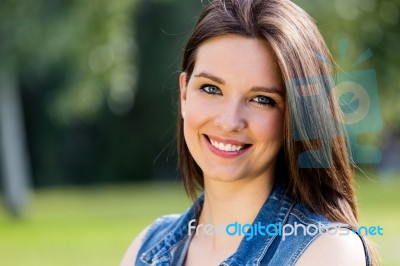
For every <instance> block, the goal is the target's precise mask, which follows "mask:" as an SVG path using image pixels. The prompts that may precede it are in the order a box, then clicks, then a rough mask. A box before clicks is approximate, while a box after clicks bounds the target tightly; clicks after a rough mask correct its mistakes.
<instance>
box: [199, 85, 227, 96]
mask: <svg viewBox="0 0 400 266" xmlns="http://www.w3.org/2000/svg"><path fill="white" fill-rule="evenodd" d="M200 89H201V90H202V91H204V92H206V93H208V94H218V95H221V94H222V93H221V90H220V89H219V88H218V87H216V86H213V85H203V86H202V87H201V88H200Z"/></svg>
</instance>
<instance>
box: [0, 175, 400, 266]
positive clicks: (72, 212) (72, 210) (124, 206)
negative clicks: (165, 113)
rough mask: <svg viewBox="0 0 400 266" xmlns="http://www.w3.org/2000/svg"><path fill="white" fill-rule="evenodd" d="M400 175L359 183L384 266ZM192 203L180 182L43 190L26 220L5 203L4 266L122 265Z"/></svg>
mask: <svg viewBox="0 0 400 266" xmlns="http://www.w3.org/2000/svg"><path fill="white" fill-rule="evenodd" d="M399 188H400V180H399V181H390V182H389V183H377V182H375V181H372V180H365V179H362V180H360V182H359V202H360V208H361V224H362V225H366V226H370V225H378V224H379V225H380V226H382V227H383V228H384V231H383V232H384V236H382V237H378V236H375V237H371V239H372V240H374V241H375V242H376V243H377V244H378V249H379V251H380V254H381V256H382V259H383V261H384V265H400V252H399V250H398V247H399V246H398V244H397V243H398V241H399V240H400V234H399V232H398V230H397V229H396V226H397V225H398V224H399V221H400V218H399V217H400V213H399V207H398V203H399V202H400V193H399ZM189 205H190V201H189V200H188V199H187V198H186V196H185V194H184V192H183V189H182V188H181V186H180V185H173V184H157V185H155V184H153V185H151V184H146V185H121V186H107V187H96V188H87V189H83V188H62V189H48V190H38V191H36V192H35V195H34V197H33V199H32V203H31V206H30V209H29V211H28V213H27V215H26V216H25V218H23V219H18V220H16V219H13V218H11V217H9V216H8V215H7V214H6V213H5V210H4V208H3V206H1V208H0V265H4V266H22V265H24V266H25V265H30V266H36V265H37V266H64V265H65V266H67V265H68V266H71V265H74V266H80V265H82V266H91V265H93V266H102V265H104V266H106V265H107V266H109V265H118V264H119V262H120V260H121V258H122V256H123V254H124V252H125V250H126V248H127V247H128V245H129V244H130V242H131V241H132V240H133V238H134V237H135V236H136V235H137V234H138V233H139V232H140V231H141V230H142V229H143V228H144V227H145V226H146V225H148V224H149V223H151V222H152V221H153V220H154V219H155V218H157V217H158V216H160V215H162V214H167V213H180V212H182V211H184V210H185V209H186V208H187V207H188V206H189Z"/></svg>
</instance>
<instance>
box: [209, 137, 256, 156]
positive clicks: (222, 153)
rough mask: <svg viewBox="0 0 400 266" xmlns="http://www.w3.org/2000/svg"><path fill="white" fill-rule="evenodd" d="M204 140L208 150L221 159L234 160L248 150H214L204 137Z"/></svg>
mask: <svg viewBox="0 0 400 266" xmlns="http://www.w3.org/2000/svg"><path fill="white" fill-rule="evenodd" d="M204 139H205V141H206V144H207V146H208V148H209V149H210V150H211V151H212V152H213V153H214V154H215V155H217V156H219V157H222V158H228V159H229V158H236V157H238V156H240V155H242V154H243V153H245V152H246V151H247V150H248V149H249V148H245V149H242V150H238V151H221V150H219V149H217V148H215V147H214V146H213V145H212V144H211V143H210V141H208V139H207V137H206V136H204Z"/></svg>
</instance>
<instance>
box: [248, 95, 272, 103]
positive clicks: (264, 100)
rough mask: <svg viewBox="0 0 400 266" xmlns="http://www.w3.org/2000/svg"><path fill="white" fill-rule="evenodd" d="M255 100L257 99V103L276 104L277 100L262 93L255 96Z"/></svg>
mask: <svg viewBox="0 0 400 266" xmlns="http://www.w3.org/2000/svg"><path fill="white" fill-rule="evenodd" d="M253 101H255V102H256V103H258V104H261V105H271V106H274V105H275V104H276V102H275V101H274V100H272V99H271V98H270V97H267V96H261V95H260V96H256V97H254V98H253Z"/></svg>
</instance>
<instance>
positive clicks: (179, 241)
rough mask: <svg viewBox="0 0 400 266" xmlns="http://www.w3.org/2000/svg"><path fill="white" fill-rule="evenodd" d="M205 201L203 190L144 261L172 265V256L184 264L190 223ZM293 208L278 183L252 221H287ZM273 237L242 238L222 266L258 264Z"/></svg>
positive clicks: (144, 256)
mask: <svg viewBox="0 0 400 266" xmlns="http://www.w3.org/2000/svg"><path fill="white" fill-rule="evenodd" d="M203 202H204V194H203V193H202V194H201V195H200V196H199V197H198V198H197V200H196V201H195V203H194V204H193V205H192V207H191V208H189V209H188V210H187V211H186V212H185V213H184V214H183V215H182V216H181V217H180V218H179V219H178V220H177V221H176V222H174V223H173V224H172V225H171V226H170V230H169V233H168V234H166V235H165V236H164V237H163V238H162V239H161V240H160V241H159V242H158V243H157V244H155V245H154V246H152V247H151V248H150V249H148V250H147V251H146V252H145V253H144V254H143V255H142V256H141V260H142V261H143V262H144V263H147V264H149V265H153V263H154V262H155V261H157V262H164V263H165V265H170V264H171V263H172V260H173V259H174V261H175V260H176V261H178V262H179V263H177V265H180V264H182V263H183V262H184V259H185V257H186V253H187V249H188V246H189V243H190V236H189V234H188V223H189V221H191V220H192V219H197V218H198V216H199V214H200V211H201V208H202V206H203ZM292 208H293V203H292V201H291V200H290V198H289V197H287V196H286V195H285V193H284V190H283V188H282V187H281V186H279V185H275V186H274V188H273V189H272V191H271V194H270V195H269V197H268V199H267V200H266V201H265V203H264V204H263V206H262V208H261V210H260V211H259V213H258V215H257V216H256V218H255V220H254V222H253V224H257V223H258V222H260V223H262V224H266V223H267V224H276V225H278V224H279V223H280V222H281V223H282V224H284V223H285V221H286V220H287V218H288V215H289V213H290V210H291V209H292ZM274 239H275V236H269V235H265V236H262V235H255V236H254V237H253V238H252V239H251V240H249V241H248V240H246V239H245V238H243V239H242V241H241V242H240V244H239V247H238V249H237V250H236V252H235V253H234V254H232V255H231V256H230V257H228V258H227V259H226V260H224V261H223V262H222V263H221V264H220V265H221V266H239V265H240V266H243V265H246V266H250V265H259V264H260V261H261V260H262V258H263V257H264V255H265V253H266V252H267V250H268V248H269V247H270V245H271V243H272V242H273V240H274ZM178 249H180V251H181V252H180V253H181V254H175V253H176V251H177V250H178ZM249 258H251V260H249ZM176 261H175V262H176ZM163 265H164V264H163Z"/></svg>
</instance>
